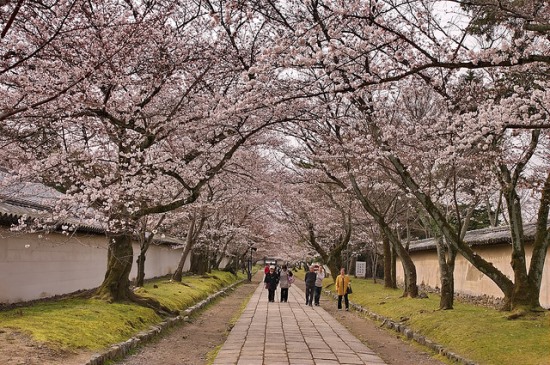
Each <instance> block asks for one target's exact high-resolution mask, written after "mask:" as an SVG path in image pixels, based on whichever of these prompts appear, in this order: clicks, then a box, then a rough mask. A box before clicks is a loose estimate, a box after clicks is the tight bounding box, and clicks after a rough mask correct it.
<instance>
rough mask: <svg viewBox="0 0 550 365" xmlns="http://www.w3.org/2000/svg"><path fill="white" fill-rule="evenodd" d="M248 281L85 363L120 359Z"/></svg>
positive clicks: (223, 290)
mask: <svg viewBox="0 0 550 365" xmlns="http://www.w3.org/2000/svg"><path fill="white" fill-rule="evenodd" d="M245 281H247V280H246V279H243V280H239V281H236V282H234V283H233V284H231V285H229V286H227V287H225V288H222V289H220V290H219V291H217V292H216V293H214V294H211V295H209V296H208V297H207V298H205V299H203V300H201V301H200V302H198V303H196V304H195V305H193V306H191V307H188V308H187V309H185V310H184V311H182V314H180V315H178V316H176V317H169V318H166V319H165V320H164V321H162V322H160V323H158V324H156V325H154V326H151V327H150V328H149V330H147V331H142V332H139V333H138V334H136V335H135V336H134V337H132V338H130V339H128V340H127V341H124V342H121V343H117V344H114V345H112V346H111V347H110V348H109V349H107V350H105V351H104V352H102V353H99V354H94V355H92V357H91V358H90V360H89V361H88V362H86V363H85V364H84V365H104V364H105V363H106V362H107V361H109V360H119V359H121V358H124V357H125V356H126V355H128V353H129V352H130V351H131V350H133V349H135V348H137V347H139V346H143V345H145V344H147V343H148V342H151V340H153V339H154V338H155V337H157V336H158V335H160V334H161V333H163V332H164V331H165V330H167V329H168V328H170V327H173V326H175V325H178V324H180V323H182V322H185V321H187V320H188V319H189V316H190V315H191V314H193V313H194V312H196V311H198V310H199V309H201V308H203V307H205V306H206V305H207V304H209V303H210V302H212V301H213V300H214V299H216V298H218V297H220V296H221V295H224V294H225V293H226V292H228V291H229V290H232V289H233V288H234V287H236V286H237V285H240V284H242V283H243V282H245Z"/></svg>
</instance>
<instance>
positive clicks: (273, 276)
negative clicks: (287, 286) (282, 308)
mask: <svg viewBox="0 0 550 365" xmlns="http://www.w3.org/2000/svg"><path fill="white" fill-rule="evenodd" d="M264 283H265V288H266V289H267V300H268V301H270V302H274V301H275V290H277V285H278V284H279V275H277V273H276V272H275V266H270V267H269V272H268V273H267V274H266V275H265V278H264Z"/></svg>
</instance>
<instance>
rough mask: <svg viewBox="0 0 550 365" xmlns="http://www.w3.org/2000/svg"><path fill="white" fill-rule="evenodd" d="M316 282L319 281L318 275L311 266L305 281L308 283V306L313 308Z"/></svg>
mask: <svg viewBox="0 0 550 365" xmlns="http://www.w3.org/2000/svg"><path fill="white" fill-rule="evenodd" d="M315 280H317V274H316V273H315V269H314V267H313V265H310V266H309V271H308V272H307V273H306V277H305V278H304V281H305V282H306V305H309V306H310V307H312V306H313V292H314V291H315Z"/></svg>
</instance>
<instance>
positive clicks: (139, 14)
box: [2, 1, 274, 300]
mask: <svg viewBox="0 0 550 365" xmlns="http://www.w3.org/2000/svg"><path fill="white" fill-rule="evenodd" d="M128 4H129V3H125V2H120V3H119V2H116V1H113V2H109V1H106V2H102V3H99V4H94V5H91V4H90V3H87V4H82V6H81V7H80V8H79V10H80V13H79V14H78V16H75V19H74V21H75V22H77V23H78V22H80V23H83V24H81V25H79V26H78V29H79V30H80V29H83V30H82V32H81V33H78V34H77V33H76V31H75V33H74V34H71V36H67V37H65V38H63V39H62V40H61V39H60V40H59V41H60V42H61V41H63V42H62V43H61V44H60V47H59V52H58V54H55V53H54V54H48V58H46V57H44V59H40V60H38V59H36V64H37V65H36V67H38V66H40V70H37V68H36V67H30V66H27V68H25V69H24V71H25V75H26V77H30V78H31V79H36V80H37V81H38V83H40V84H41V85H42V86H44V90H45V89H47V88H46V87H45V86H50V85H51V84H52V81H51V80H53V79H52V78H47V77H45V75H49V74H51V75H52V77H53V75H54V74H55V75H59V74H62V75H63V74H65V72H64V71H63V70H64V68H65V69H66V70H67V72H66V74H67V75H68V76H66V77H69V78H71V77H73V76H72V75H73V74H77V75H79V76H78V77H77V78H78V80H79V82H78V83H76V84H75V85H74V86H72V87H71V92H70V93H67V92H65V93H64V94H63V97H59V98H58V99H56V101H55V103H53V102H52V103H48V104H47V105H46V104H43V105H41V106H40V107H38V106H36V107H33V108H32V110H31V109H28V108H27V109H25V110H26V112H24V111H23V110H20V111H18V112H17V113H11V112H10V113H11V114H10V116H9V119H5V124H4V125H3V127H5V129H6V130H7V131H9V133H7V134H6V135H7V136H8V138H9V139H8V140H7V143H10V144H9V146H10V149H11V151H10V153H9V154H3V156H2V161H3V165H4V166H6V167H8V168H11V169H12V170H16V171H17V172H18V173H19V174H20V176H22V177H23V178H25V179H28V180H31V179H34V180H36V181H42V182H44V183H46V184H47V185H50V186H55V187H56V188H57V189H58V190H60V191H62V192H64V193H65V194H66V199H65V200H64V201H62V202H60V205H59V214H64V213H67V214H74V215H77V216H80V217H86V216H90V215H91V218H93V219H95V220H96V222H98V223H99V224H103V225H104V227H105V229H106V231H107V232H108V233H107V235H108V238H109V255H108V271H107V273H106V276H105V280H104V282H103V284H102V285H101V286H100V288H99V290H98V295H99V296H100V297H104V298H109V299H113V300H121V299H125V298H131V299H134V300H137V298H135V296H134V295H133V293H132V292H130V291H129V285H128V284H129V282H128V275H129V272H130V269H131V264H132V256H133V253H132V246H131V240H132V237H133V235H134V234H135V232H136V227H137V222H138V221H139V220H140V219H141V218H143V217H146V216H150V215H159V214H163V213H166V212H168V211H172V210H175V209H177V208H180V207H182V206H185V205H187V204H190V203H192V202H194V201H196V200H197V198H198V197H199V195H200V193H201V190H202V189H203V188H204V186H205V185H206V184H207V183H208V182H209V181H210V180H211V179H212V178H213V177H214V176H216V174H217V173H219V172H220V171H221V170H222V168H223V167H224V165H225V164H226V163H227V161H229V160H230V159H231V158H232V156H233V155H234V153H235V152H236V151H237V150H238V149H239V148H240V147H241V146H242V145H243V144H244V143H245V142H246V141H247V140H248V139H249V138H250V137H252V136H254V135H255V134H257V133H259V132H260V131H261V130H262V128H264V127H265V126H266V125H269V124H270V123H274V118H273V113H272V111H268V110H267V109H268V107H266V104H265V103H260V102H258V100H262V98H263V97H262V94H263V91H262V90H265V89H262V85H258V86H256V85H255V84H254V83H252V84H251V83H250V81H253V80H254V77H255V75H254V74H253V73H252V72H251V71H250V68H251V66H252V65H253V64H254V62H255V58H256V57H257V53H258V52H259V51H258V49H257V48H256V47H257V45H258V44H266V41H267V39H266V38H263V37H262V33H261V31H262V29H263V25H262V22H261V20H259V21H258V22H257V23H255V22H253V21H248V22H246V23H244V24H243V27H241V28H238V29H237V30H235V29H232V28H231V27H230V26H227V27H225V26H223V24H225V23H227V22H233V21H242V19H249V18H248V16H249V15H248V14H247V13H246V12H245V11H242V9H231V11H229V9H227V10H228V12H226V9H225V8H224V9H223V10H222V9H218V10H217V9H214V8H212V7H211V6H209V9H207V11H206V10H205V9H204V8H201V7H199V6H198V5H200V4H194V3H192V2H186V3H182V4H179V3H173V2H167V3H166V4H165V3H162V2H158V3H155V5H152V7H151V6H149V5H147V4H140V5H137V3H136V5H133V6H131V7H130V8H129V5H128ZM217 12H221V13H223V14H224V17H223V20H221V18H220V17H219V16H218V15H219V14H218V15H217ZM228 14H229V15H228ZM239 19H241V20H239ZM220 22H221V23H220ZM220 24H222V25H220ZM75 27H76V25H75ZM245 28H246V29H245ZM228 29H230V30H231V32H230V33H227V30H228ZM12 30H13V29H12ZM10 33H11V32H10ZM77 35H78V36H77ZM262 42H263V43H262ZM245 49H246V52H245ZM244 55H246V56H244ZM57 64H59V67H54V65H57ZM90 70H93V74H92V73H90V72H89V71H90ZM42 73H43V74H42ZM12 74H13V73H12ZM33 75H34V76H33ZM243 75H244V77H243ZM8 76H12V75H8ZM31 76H32V77H31ZM5 84H6V85H7V84H9V80H8V81H6V82H5ZM63 85H65V84H63ZM63 85H62V86H60V87H62V88H63V87H65V86H63ZM39 87H41V86H40V85H38V84H37V83H34V84H28V85H25V93H26V94H31V95H33V96H34V97H40V95H43V94H47V93H48V92H49V89H48V90H46V91H42V90H41V89H39ZM271 87H274V85H271ZM273 90H274V89H272V90H271V91H270V93H271V94H274V91H273ZM9 95H10V97H11V96H13V98H12V99H10V100H12V101H13V103H15V101H16V100H18V97H17V95H16V93H15V92H14V93H10V94H9ZM263 99H265V98H263ZM262 108H263V110H262ZM8 109H10V108H8V107H3V110H8ZM11 109H13V108H11ZM27 111H28V113H27ZM6 118H7V117H6Z"/></svg>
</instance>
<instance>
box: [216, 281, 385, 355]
mask: <svg viewBox="0 0 550 365" xmlns="http://www.w3.org/2000/svg"><path fill="white" fill-rule="evenodd" d="M277 293H278V294H280V290H278V291H277ZM276 299H278V296H277V297H276ZM305 301H306V300H305V295H304V292H303V291H302V290H300V289H299V288H297V287H296V286H292V287H291V288H290V290H289V294H288V303H279V302H275V303H269V302H268V301H267V290H265V289H264V286H263V283H260V285H258V288H257V289H256V291H255V292H254V294H253V295H252V297H251V299H250V302H249V303H248V305H247V306H246V308H245V310H244V312H243V313H242V315H241V317H240V318H239V320H238V321H237V323H236V324H235V326H234V327H233V329H232V330H231V333H230V334H229V336H228V338H227V340H226V342H225V344H224V345H223V346H222V348H221V350H220V351H219V353H218V356H217V357H216V360H215V361H214V365H359V364H366V365H381V364H385V363H384V361H383V360H382V359H381V358H380V357H378V356H377V355H376V354H375V353H374V352H373V351H372V350H371V349H369V348H368V347H367V346H365V345H364V344H363V343H361V341H359V340H358V339H357V338H356V337H354V336H353V335H352V334H351V333H350V332H349V331H348V330H347V329H346V328H345V327H344V326H342V325H341V324H340V323H339V322H338V321H337V320H336V319H334V318H333V317H332V316H331V315H330V314H328V313H327V312H326V311H325V310H324V309H323V308H321V307H315V306H314V307H310V306H306V305H305Z"/></svg>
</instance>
